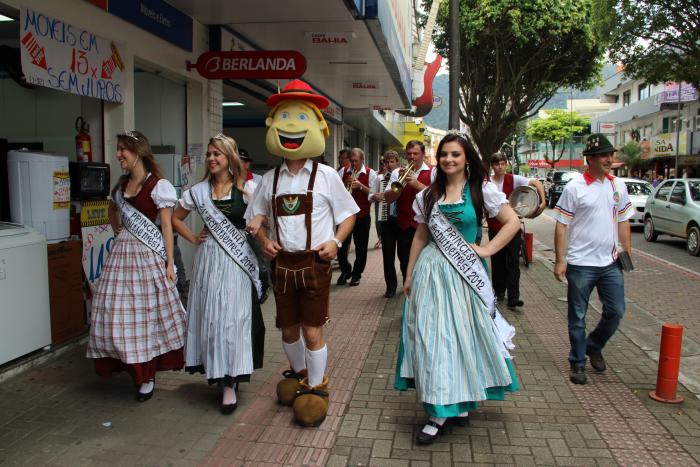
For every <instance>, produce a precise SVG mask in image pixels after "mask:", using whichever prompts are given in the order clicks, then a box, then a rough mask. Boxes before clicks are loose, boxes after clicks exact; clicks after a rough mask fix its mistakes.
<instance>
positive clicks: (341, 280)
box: [336, 272, 350, 285]
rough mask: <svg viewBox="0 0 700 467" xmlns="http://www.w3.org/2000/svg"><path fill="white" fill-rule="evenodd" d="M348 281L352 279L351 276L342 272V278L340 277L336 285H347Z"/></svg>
mask: <svg viewBox="0 0 700 467" xmlns="http://www.w3.org/2000/svg"><path fill="white" fill-rule="evenodd" d="M348 279H350V274H345V273H344V272H341V273H340V277H338V282H336V284H338V285H345V284H347V283H348Z"/></svg>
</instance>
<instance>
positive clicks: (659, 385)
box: [649, 323, 683, 404]
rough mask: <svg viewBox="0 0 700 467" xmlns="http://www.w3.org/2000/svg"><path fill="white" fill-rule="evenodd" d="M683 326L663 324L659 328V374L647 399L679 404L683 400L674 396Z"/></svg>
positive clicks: (679, 364) (679, 363)
mask: <svg viewBox="0 0 700 467" xmlns="http://www.w3.org/2000/svg"><path fill="white" fill-rule="evenodd" d="M682 343H683V326H682V325H680V324H671V323H664V325H663V326H662V328H661V349H660V351H659V373H658V376H657V377H656V390H654V391H651V392H649V397H651V398H652V399H654V400H655V401H657V402H665V403H667V404H680V403H681V402H683V398H682V397H680V396H678V395H676V387H677V386H678V372H679V370H680V366H681V347H682Z"/></svg>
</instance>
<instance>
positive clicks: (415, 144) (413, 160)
mask: <svg viewBox="0 0 700 467" xmlns="http://www.w3.org/2000/svg"><path fill="white" fill-rule="evenodd" d="M406 162H407V163H408V164H409V165H411V164H413V173H408V174H405V173H404V171H403V169H395V170H394V171H393V172H392V173H391V179H390V181H389V184H388V185H387V188H386V191H385V192H384V200H385V201H386V202H387V203H392V202H394V201H396V223H397V227H398V235H397V241H396V251H397V255H398V257H399V263H400V265H401V275H402V276H403V282H405V281H406V269H407V268H408V256H409V253H410V252H411V242H412V241H413V235H414V234H415V233H416V227H417V226H418V224H417V223H416V221H415V219H414V217H413V216H414V213H413V201H415V199H416V194H418V192H419V191H421V190H423V189H424V188H426V187H428V186H429V185H430V174H431V169H430V166H428V164H426V163H425V144H423V142H422V141H418V140H411V141H409V142H408V143H406ZM399 180H401V184H402V185H403V189H395V188H396V185H395V184H394V182H397V183H398V182H399ZM392 185H393V186H392ZM403 282H402V283H403Z"/></svg>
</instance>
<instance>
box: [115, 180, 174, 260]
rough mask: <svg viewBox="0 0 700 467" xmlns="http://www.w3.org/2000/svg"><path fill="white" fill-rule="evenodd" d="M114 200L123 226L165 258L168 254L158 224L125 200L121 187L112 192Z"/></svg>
mask: <svg viewBox="0 0 700 467" xmlns="http://www.w3.org/2000/svg"><path fill="white" fill-rule="evenodd" d="M114 201H116V204H117V207H118V208H119V212H120V215H121V220H122V225H123V226H124V228H125V229H126V230H128V231H129V232H130V233H131V234H132V235H133V236H134V237H136V238H137V239H138V240H139V241H140V242H141V243H143V244H144V245H146V246H147V247H148V248H150V249H151V250H153V251H154V252H155V253H156V254H157V255H158V256H160V257H161V258H163V260H167V258H168V255H167V254H166V253H165V244H164V243H163V234H161V233H160V230H159V229H158V226H157V225H155V224H154V223H153V222H151V220H150V219H149V218H148V217H146V215H145V214H143V213H142V212H141V211H139V210H138V209H136V208H135V207H133V206H132V205H131V204H129V203H127V202H126V200H125V199H124V194H123V193H122V189H121V188H119V189H118V190H117V191H116V193H115V194H114Z"/></svg>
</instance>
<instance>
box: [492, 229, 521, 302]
mask: <svg viewBox="0 0 700 467" xmlns="http://www.w3.org/2000/svg"><path fill="white" fill-rule="evenodd" d="M497 233H498V231H495V230H489V240H491V239H493V237H495V236H496V234H497ZM491 268H492V269H493V270H492V271H491V281H492V282H493V290H494V292H495V293H496V296H501V295H504V294H505V293H506V291H508V300H516V299H518V298H520V232H518V233H517V234H516V235H515V237H513V239H512V240H511V241H510V242H508V244H507V245H506V246H504V247H503V249H502V250H500V251H499V252H497V253H496V254H494V255H493V256H491Z"/></svg>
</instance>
